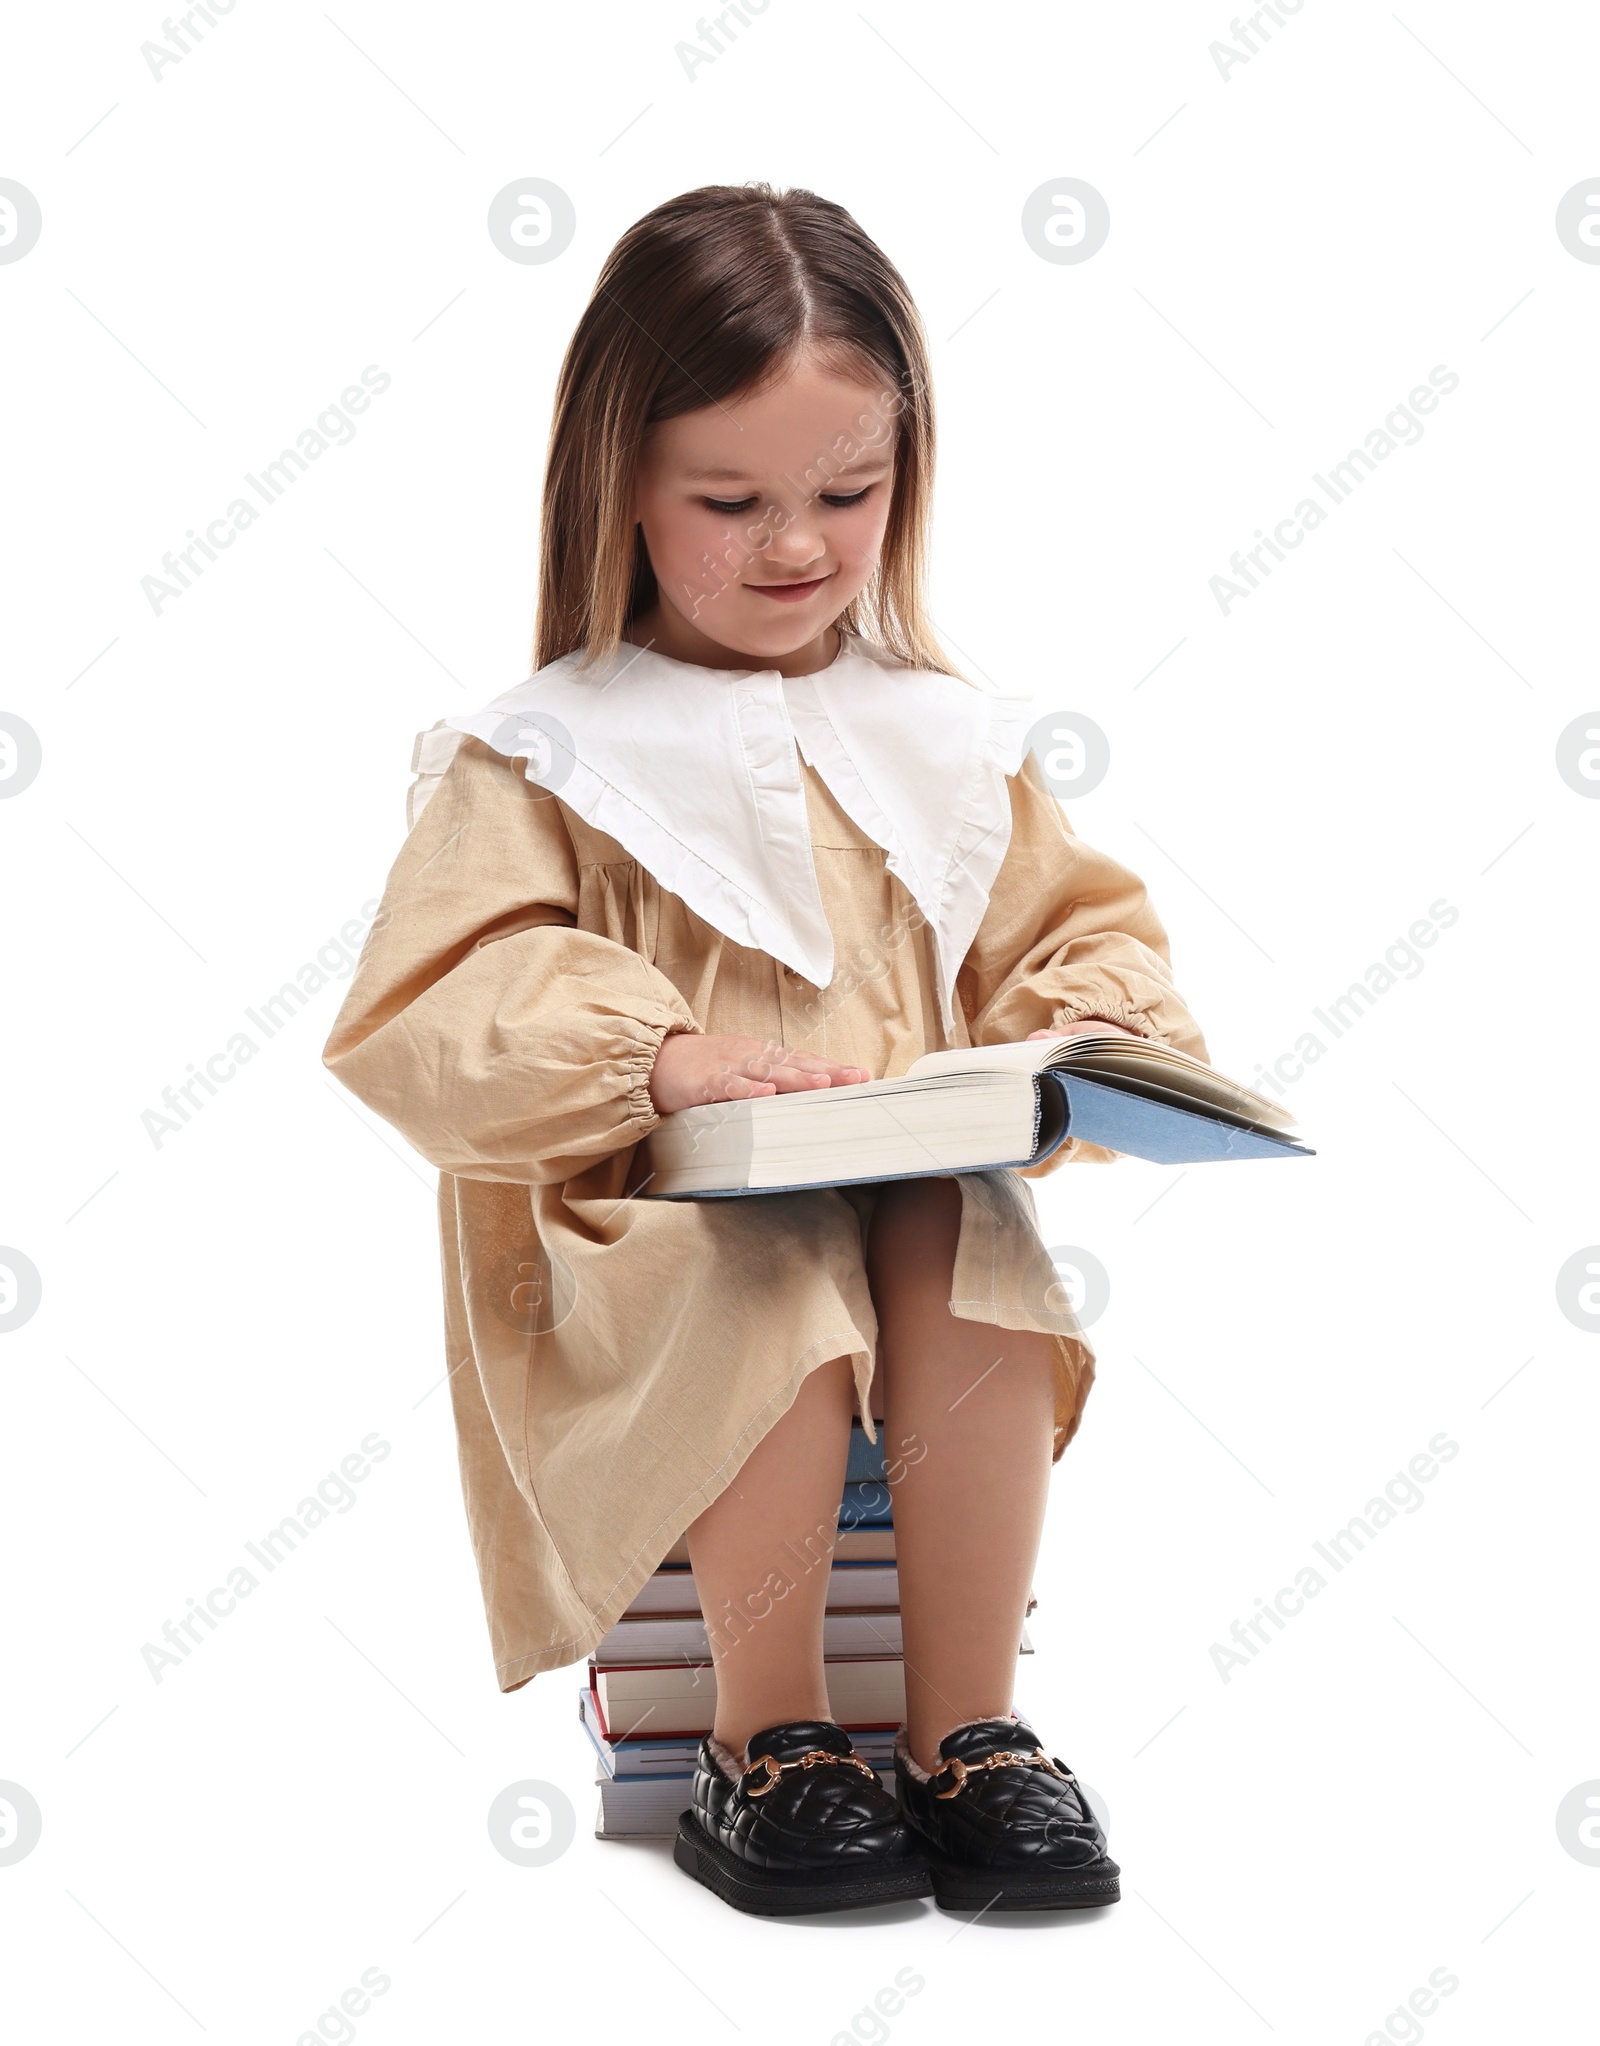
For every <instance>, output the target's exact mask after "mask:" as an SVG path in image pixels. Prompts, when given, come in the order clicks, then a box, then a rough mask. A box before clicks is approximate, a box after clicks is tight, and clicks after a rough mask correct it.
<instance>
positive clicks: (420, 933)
mask: <svg viewBox="0 0 1600 2046" xmlns="http://www.w3.org/2000/svg"><path fill="white" fill-rule="evenodd" d="M577 907H578V864H577V858H576V855H575V853H574V850H573V845H572V840H571V836H570V834H569V832H568V830H567V828H566V824H565V822H564V818H563V812H562V809H561V805H560V803H559V802H558V801H556V800H555V799H554V798H553V797H551V796H548V795H544V794H542V793H541V792H540V791H538V790H537V789H536V788H535V787H533V786H532V785H531V784H530V783H529V782H528V781H527V780H526V779H525V778H524V776H523V772H522V768H521V765H520V763H515V762H511V761H507V760H505V759H504V758H502V757H501V756H500V755H499V754H498V753H495V752H494V751H493V750H492V749H491V748H489V747H487V746H485V745H484V744H483V743H482V742H481V741H479V740H477V739H473V738H464V739H463V740H462V742H461V744H460V746H459V747H458V748H457V750H456V754H455V757H454V759H453V760H452V761H451V763H450V766H449V768H448V770H447V771H446V773H445V774H444V776H443V778H442V780H441V781H440V782H439V784H438V787H437V788H436V790H435V791H434V793H433V795H432V797H431V799H430V800H429V802H428V803H427V805H426V807H425V808H424V809H423V811H422V814H421V816H420V817H419V818H418V820H417V822H416V825H415V827H414V828H413V829H412V831H411V833H410V835H409V836H408V838H407V839H406V841H405V844H404V845H403V846H402V848H401V850H400V854H399V857H398V858H397V860H396V861H395V864H394V867H393V869H392V871H391V872H390V875H389V878H388V881H387V883H386V884H385V887H384V893H383V899H382V902H381V904H380V906H379V909H378V913H377V916H376V917H375V918H374V920H373V925H372V929H371V931H370V932H369V934H368V937H367V942H366V945H365V947H364V949H363V951H362V954H361V960H360V963H359V965H358V966H357V968H356V971H355V974H354V976H353V978H352V980H351V983H350V986H349V988H348V990H347V991H346V994H345V999H344V1002H343V1005H342V1006H341V1008H340V1010H339V1014H338V1017H337V1018H336V1020H335V1022H334V1026H333V1032H332V1035H331V1036H330V1037H329V1039H328V1042H327V1044H326V1045H325V1046H324V1047H323V1053H322V1059H323V1063H324V1065H326V1066H327V1068H328V1069H329V1071H330V1072H332V1073H333V1075H334V1076H335V1078H336V1079H338V1080H340V1081H341V1082H342V1083H343V1084H344V1085H345V1086H346V1087H348V1088H349V1089H350V1091H351V1092H352V1093H353V1094H355V1095H357V1096H358V1097H359V1098H360V1099H361V1100H362V1101H364V1102H365V1103H366V1104H367V1106H368V1107H369V1108H371V1109H372V1110H374V1111H375V1113H377V1114H378V1115H381V1116H382V1117H383V1118H384V1120H385V1121H386V1122H390V1123H392V1124H393V1125H394V1127H395V1128H396V1129H397V1130H399V1131H400V1133H401V1134H402V1135H403V1136H404V1137H405V1138H406V1139H407V1141H408V1142H409V1143H411V1144H412V1145H414V1146H415V1148H416V1149H417V1150H418V1151H420V1152H421V1153H422V1155H423V1157H425V1158H426V1159H428V1160H429V1161H430V1163H432V1164H434V1165H437V1166H438V1167H439V1168H440V1169H441V1170H442V1171H444V1172H449V1173H454V1174H456V1175H457V1176H459V1177H461V1178H466V1179H488V1180H501V1181H509V1182H512V1183H515V1184H539V1183H542V1182H545V1181H561V1180H566V1179H570V1178H572V1177H573V1176H574V1174H576V1173H578V1172H581V1171H582V1170H584V1168H585V1167H586V1166H589V1165H592V1164H594V1163H595V1162H596V1161H597V1160H598V1159H601V1158H603V1157H605V1156H607V1155H608V1154H609V1153H611V1152H614V1151H618V1150H622V1149H625V1148H627V1147H629V1146H631V1145H633V1144H636V1143H638V1142H639V1140H640V1139H641V1138H642V1137H645V1136H647V1135H648V1134H649V1132H650V1131H651V1130H652V1129H653V1128H654V1127H655V1125H656V1123H657V1121H658V1120H659V1117H658V1116H657V1115H656V1112H655V1109H654V1106H653V1104H652V1103H651V1100H650V1093H649V1078H650V1069H651V1067H652V1065H653V1064H654V1062H655V1056H656V1052H657V1051H658V1049H659V1048H660V1045H661V1041H662V1039H663V1038H664V1037H665V1036H666V1035H667V1034H668V1033H669V1032H671V1031H674V1030H696V1029H698V1028H699V1025H698V1024H697V1023H696V1021H695V1019H694V1016H693V1015H692V1013H691V1012H690V1010H689V1007H688V1005H687V1004H686V1003H685V1001H684V1000H683V998H682V996H681V995H680V994H679V993H678V991H677V989H676V988H675V987H674V986H673V985H672V983H671V982H670V981H669V980H668V979H667V978H666V977H665V975H663V974H662V973H660V972H658V971H657V969H656V968H655V967H654V966H652V965H651V964H650V962H649V961H648V960H646V959H643V958H641V957H639V955H638V954H636V953H634V952H631V951H629V950H628V948H627V947H626V946H624V945H620V944H617V943H615V942H614V941H613V940H611V939H609V938H605V937H601V936H599V935H597V934H595V933H593V932H588V931H580V930H578V929H577V928H576V919H577Z"/></svg>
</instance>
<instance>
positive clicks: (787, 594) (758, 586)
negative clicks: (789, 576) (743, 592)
mask: <svg viewBox="0 0 1600 2046" xmlns="http://www.w3.org/2000/svg"><path fill="white" fill-rule="evenodd" d="M827 580H828V577H827V576H825V575H819V576H815V577H813V579H812V580H811V581H810V582H808V583H746V584H745V588H746V589H747V590H756V591H759V592H760V594H761V595H762V596H763V597H772V598H774V599H775V600H776V601H777V602H778V603H780V604H799V603H802V602H803V601H804V600H805V599H806V598H807V597H810V596H814V595H815V594H816V592H817V591H818V590H820V589H821V588H822V585H823V584H824V583H825V582H826V581H827Z"/></svg>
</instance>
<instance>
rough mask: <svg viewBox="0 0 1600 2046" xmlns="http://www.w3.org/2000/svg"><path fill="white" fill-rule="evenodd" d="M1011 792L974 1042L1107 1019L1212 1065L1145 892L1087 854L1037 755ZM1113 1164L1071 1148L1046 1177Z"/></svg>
mask: <svg viewBox="0 0 1600 2046" xmlns="http://www.w3.org/2000/svg"><path fill="white" fill-rule="evenodd" d="M1008 786H1009V788H1010V791H1011V816H1012V830H1011V843H1010V845H1009V847H1008V848H1007V851H1006V857H1005V860H1004V862H1003V863H1002V865H1001V868H1000V872H999V873H998V875H996V877H995V884H994V887H993V889H992V891H991V893H990V897H989V906H988V909H987V911H986V912H985V915H984V919H983V922H982V924H981V925H980V927H979V930H978V935H977V938H976V939H975V940H974V942H973V945H972V948H971V950H970V951H969V952H968V954H967V958H966V962H965V964H964V965H963V967H962V969H961V973H960V975H959V977H958V979H957V984H956V985H957V991H958V994H959V996H960V999H961V1004H962V1008H963V1010H964V1012H965V1014H966V1018H967V1028H968V1031H969V1033H970V1034H971V1038H972V1041H973V1043H974V1044H1013V1043H1015V1042H1017V1041H1018V1040H1019V1039H1021V1038H1025V1037H1027V1036H1028V1034H1029V1033H1030V1031H1034V1030H1066V1029H1070V1028H1071V1027H1072V1026H1073V1025H1074V1024H1077V1023H1080V1022H1082V1021H1083V1020H1084V1019H1086V1018H1088V1017H1092V1016H1098V1017H1102V1018H1104V1019H1105V1020H1106V1021H1107V1022H1110V1023H1120V1024H1121V1025H1122V1026H1123V1028H1124V1029H1126V1030H1131V1031H1133V1032H1135V1033H1136V1034H1137V1035H1138V1036H1140V1037H1151V1038H1156V1039H1159V1040H1160V1041H1162V1042H1164V1043H1167V1044H1171V1045H1175V1046H1176V1047H1177V1049H1178V1050H1179V1051H1186V1052H1188V1053H1190V1054H1191V1055H1192V1056H1193V1057H1195V1058H1199V1059H1203V1058H1205V1057H1206V1056H1207V1053H1206V1046H1205V1039H1204V1038H1203V1037H1202V1036H1201V1034H1200V1028H1199V1025H1198V1024H1197V1023H1196V1022H1195V1020H1194V1018H1193V1017H1192V1016H1191V1015H1190V1014H1189V1011H1188V1009H1187V1008H1186V1007H1185V1006H1184V1002H1183V997H1182V996H1181V995H1180V994H1179V992H1178V990H1177V988H1176V986H1175V985H1174V984H1173V979H1172V966H1171V953H1170V950H1169V947H1168V943H1167V934H1166V931H1165V929H1164V928H1163V926H1162V923H1161V920H1160V918H1159V917H1158V916H1157V915H1156V913H1155V910H1154V908H1153V907H1152V906H1151V902H1150V898H1149V896H1148V895H1147V894H1146V892H1145V887H1144V883H1143V882H1142V881H1141V880H1140V879H1139V877H1138V876H1137V875H1136V874H1133V873H1130V871H1129V870H1128V869H1127V868H1126V867H1124V866H1122V865H1121V864H1120V863H1119V862H1118V861H1116V860H1114V859H1112V858H1111V857H1110V856H1109V855H1108V854H1106V853H1102V852H1096V851H1095V850H1094V848H1093V847H1092V846H1088V845H1085V844H1084V842H1083V840H1082V839H1081V838H1079V837H1078V835H1077V833H1076V832H1075V831H1073V829H1072V827H1071V826H1070V825H1069V824H1068V822H1067V820H1066V817H1065V816H1064V815H1063V813H1062V810H1061V807H1060V805H1059V804H1058V803H1057V802H1056V800H1055V798H1054V796H1052V795H1051V793H1050V791H1049V788H1048V786H1047V785H1046V783H1045V781H1044V779H1043V777H1042V775H1041V774H1040V771H1039V768H1038V765H1037V763H1036V762H1035V761H1034V759H1033V757H1032V755H1031V754H1030V755H1029V756H1028V758H1027V759H1026V760H1025V761H1024V762H1023V765H1022V767H1021V769H1020V770H1019V771H1018V772H1017V773H1016V774H1014V775H1013V776H1012V777H1011V779H1010V782H1009V784H1008ZM1110 1155H1111V1153H1109V1152H1106V1151H1103V1150H1100V1149H1099V1148H1097V1147H1096V1146H1093V1145H1088V1144H1068V1145H1066V1146H1064V1147H1063V1149H1062V1151H1059V1152H1057V1153H1056V1154H1055V1157H1054V1158H1053V1159H1052V1160H1051V1162H1050V1163H1049V1164H1048V1165H1046V1166H1043V1167H1040V1168H1037V1169H1038V1170H1039V1171H1041V1172H1047V1171H1050V1170H1052V1169H1053V1168H1054V1166H1055V1165H1056V1164H1060V1163H1065V1162H1066V1160H1067V1158H1069V1157H1073V1158H1078V1159H1081V1160H1084V1161H1089V1160H1099V1159H1104V1158H1107V1157H1109V1156H1110Z"/></svg>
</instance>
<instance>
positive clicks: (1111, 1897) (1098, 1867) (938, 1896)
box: [932, 1860, 1122, 1911]
mask: <svg viewBox="0 0 1600 2046" xmlns="http://www.w3.org/2000/svg"><path fill="white" fill-rule="evenodd" d="M932 1868H933V1896H934V1902H935V1903H936V1904H938V1905H940V1906H941V1907H942V1908H943V1909H945V1910H951V1911H1089V1910H1092V1909H1093V1908H1094V1907H1095V1906H1096V1905H1098V1904H1115V1903H1117V1902H1118V1901H1119V1900H1120V1899H1121V1896H1122V1884H1121V1881H1120V1877H1121V1873H1122V1871H1121V1870H1120V1869H1119V1868H1118V1867H1117V1864H1116V1863H1115V1862H1114V1861H1097V1862H1091V1863H1090V1864H1089V1866H1088V1867H1087V1868H1083V1869H1074V1870H1073V1871H1072V1872H1071V1873H1070V1874H1067V1873H1064V1872H1062V1871H1053V1872H1052V1873H1051V1874H1049V1875H1038V1876H1032V1875H1021V1874H1016V1873H1013V1872H1012V1871H1011V1870H1009V1869H1002V1870H1000V1871H999V1872H998V1873H997V1872H996V1871H994V1870H992V1869H983V1868H970V1867H968V1866H966V1865H965V1864H963V1863H961V1862H954V1861H938V1860H935V1861H934V1862H933V1864H932Z"/></svg>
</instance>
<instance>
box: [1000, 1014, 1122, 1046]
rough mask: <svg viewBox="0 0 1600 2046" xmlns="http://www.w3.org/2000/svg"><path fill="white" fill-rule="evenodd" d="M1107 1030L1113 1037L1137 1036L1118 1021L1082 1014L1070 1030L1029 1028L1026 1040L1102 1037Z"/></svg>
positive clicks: (1030, 1041)
mask: <svg viewBox="0 0 1600 2046" xmlns="http://www.w3.org/2000/svg"><path fill="white" fill-rule="evenodd" d="M1107 1031H1109V1032H1110V1033H1111V1035H1112V1036H1113V1037H1137V1036H1138V1034H1139V1033H1138V1031H1137V1030H1125V1029H1124V1028H1123V1027H1122V1025H1121V1024H1120V1023H1108V1022H1106V1020H1105V1018H1104V1017H1103V1016H1084V1017H1081V1018H1080V1019H1079V1021H1078V1022H1076V1023H1074V1024H1073V1026H1072V1028H1071V1029H1070V1030H1030V1031H1029V1032H1028V1042H1029V1043H1030V1044H1032V1042H1033V1040H1034V1039H1035V1038H1036V1037H1103V1036H1104V1035H1105V1034H1106V1032H1107Z"/></svg>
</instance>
